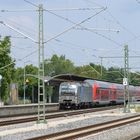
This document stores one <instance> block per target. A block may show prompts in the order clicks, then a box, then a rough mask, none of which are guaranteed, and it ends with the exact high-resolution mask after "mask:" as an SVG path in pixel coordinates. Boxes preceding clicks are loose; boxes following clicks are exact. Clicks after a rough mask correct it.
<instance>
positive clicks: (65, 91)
mask: <svg viewBox="0 0 140 140" xmlns="http://www.w3.org/2000/svg"><path fill="white" fill-rule="evenodd" d="M76 91H77V88H76V85H70V84H67V85H61V88H60V91H59V92H60V95H63V96H65V95H66V96H68V95H69V96H73V95H75V94H76Z"/></svg>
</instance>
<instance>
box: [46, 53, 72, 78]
mask: <svg viewBox="0 0 140 140" xmlns="http://www.w3.org/2000/svg"><path fill="white" fill-rule="evenodd" d="M73 70H74V65H73V63H72V62H71V61H70V60H69V59H66V58H65V56H60V57H58V56H57V55H53V56H52V58H51V59H50V60H47V59H46V60H45V75H46V76H53V75H58V74H66V73H72V72H73Z"/></svg>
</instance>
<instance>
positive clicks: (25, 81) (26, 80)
mask: <svg viewBox="0 0 140 140" xmlns="http://www.w3.org/2000/svg"><path fill="white" fill-rule="evenodd" d="M27 62H29V61H26V62H24V99H23V100H24V104H25V100H26V83H27V82H29V81H28V79H26V69H25V63H27Z"/></svg>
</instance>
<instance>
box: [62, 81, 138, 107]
mask: <svg viewBox="0 0 140 140" xmlns="http://www.w3.org/2000/svg"><path fill="white" fill-rule="evenodd" d="M129 93H130V101H140V87H134V86H131V85H130V86H129ZM126 101H127V97H126ZM123 102H124V86H123V85H122V84H117V83H110V82H104V81H98V80H91V79H87V80H85V81H83V82H63V83H61V84H60V88H59V103H60V107H62V108H64V107H65V108H81V107H83V106H84V107H85V106H87V107H91V106H95V105H109V104H121V103H123Z"/></svg>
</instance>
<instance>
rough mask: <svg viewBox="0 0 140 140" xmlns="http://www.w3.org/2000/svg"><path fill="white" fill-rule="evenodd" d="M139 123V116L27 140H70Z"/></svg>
mask: <svg viewBox="0 0 140 140" xmlns="http://www.w3.org/2000/svg"><path fill="white" fill-rule="evenodd" d="M138 121H140V115H136V116H131V117H126V118H121V119H116V120H113V121H108V122H104V123H100V124H94V125H90V126H86V127H82V128H76V129H72V130H67V131H63V132H57V133H53V134H49V135H44V136H40V137H34V138H30V139H28V140H46V139H47V140H52V139H53V140H72V139H76V138H79V137H84V136H88V135H91V134H96V133H99V132H102V131H105V130H109V129H113V128H116V127H120V126H124V125H127V124H130V123H134V122H138Z"/></svg>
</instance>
